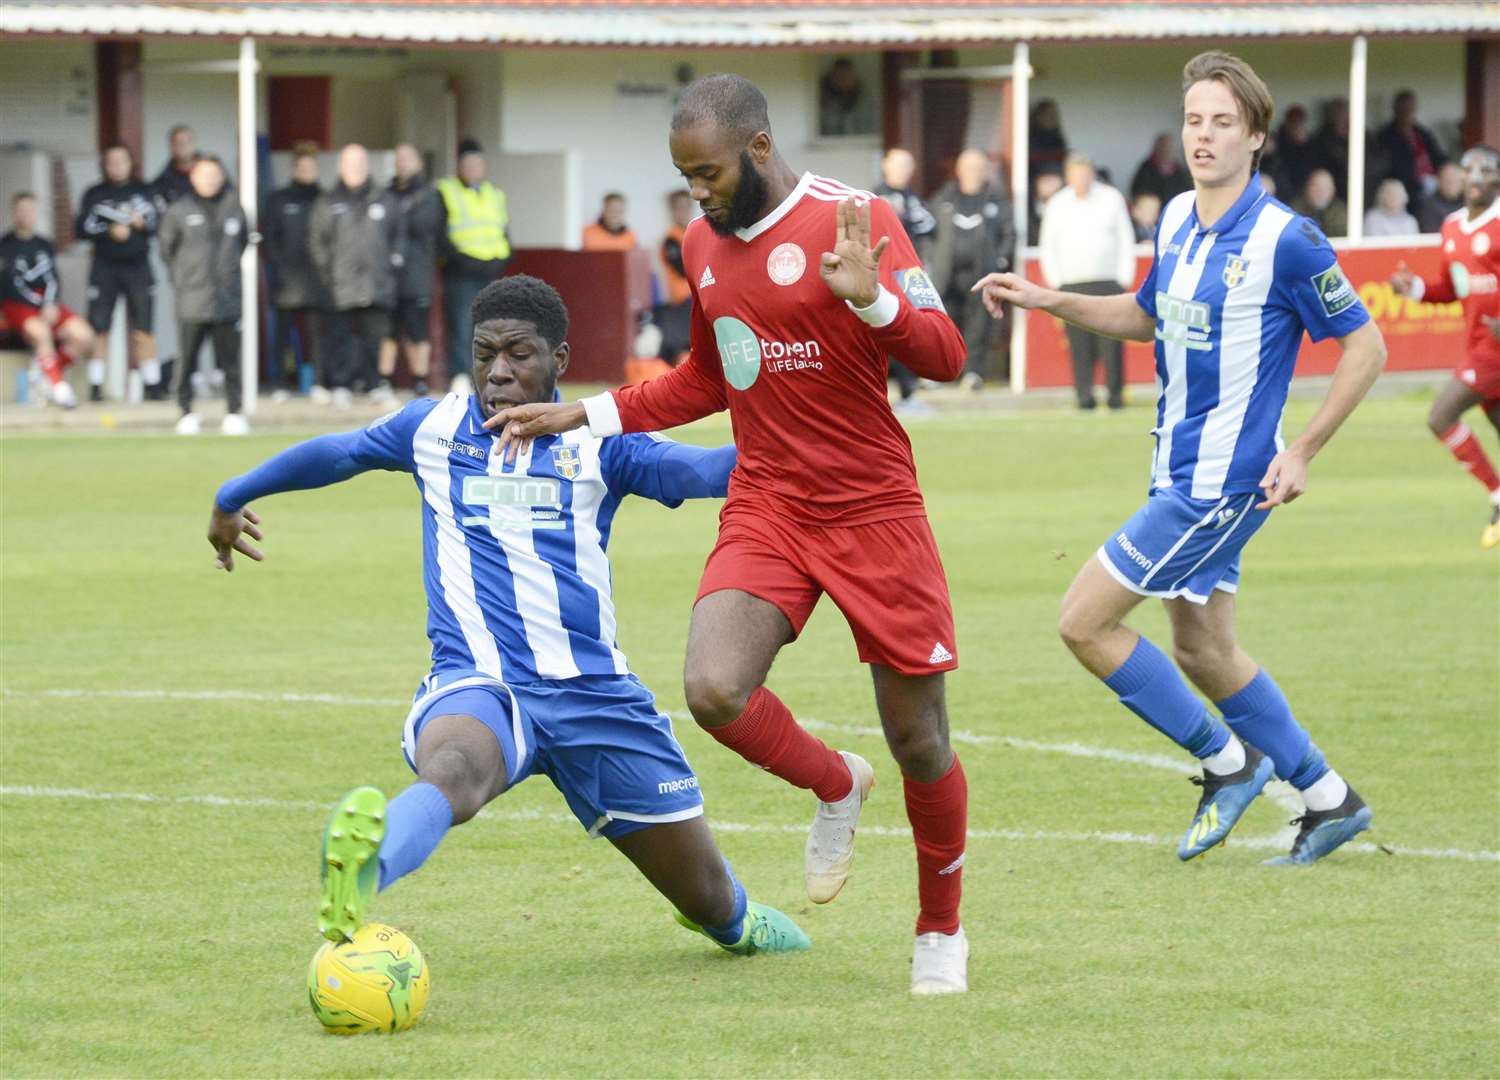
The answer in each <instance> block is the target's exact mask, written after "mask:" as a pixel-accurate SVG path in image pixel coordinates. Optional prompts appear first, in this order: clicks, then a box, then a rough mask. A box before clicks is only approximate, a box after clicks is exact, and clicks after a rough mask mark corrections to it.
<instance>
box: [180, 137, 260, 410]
mask: <svg viewBox="0 0 1500 1080" xmlns="http://www.w3.org/2000/svg"><path fill="white" fill-rule="evenodd" d="M188 177H189V180H190V181H191V183H192V186H193V193H192V194H191V195H188V196H186V197H184V198H181V199H178V200H177V201H176V202H174V203H173V204H172V205H171V206H170V207H169V208H168V209H167V212H166V214H165V215H164V216H163V217H162V222H161V228H160V230H159V232H158V234H157V238H158V240H159V242H160V245H161V258H162V262H164V263H166V264H167V271H168V273H169V274H171V277H172V288H173V290H174V291H175V293H176V298H177V322H178V327H179V329H178V335H177V336H178V343H179V344H180V345H181V347H182V355H181V357H180V358H179V360H178V362H177V369H176V371H175V373H174V377H173V382H174V383H175V384H176V391H177V404H178V405H179V406H180V407H181V409H182V418H181V419H180V420H178V421H177V434H179V435H196V434H198V430H199V421H198V415H197V414H196V413H195V412H193V371H194V369H195V368H197V366H198V351H199V350H200V349H201V348H202V347H203V342H204V341H205V340H206V339H210V338H211V339H212V340H213V346H214V362H215V363H216V364H218V366H219V369H220V370H221V371H223V372H224V393H225V396H226V397H227V399H228V401H227V405H228V412H227V414H226V415H225V417H224V423H223V429H222V430H223V432H224V434H225V435H244V434H246V433H247V432H248V431H249V430H250V427H249V425H248V424H247V423H246V422H245V417H244V415H243V414H242V413H241V412H240V408H241V404H242V402H241V400H240V314H241V311H242V307H241V299H240V255H241V254H242V253H243V252H244V250H245V245H246V243H248V242H249V230H248V229H247V228H246V224H245V215H244V213H243V212H242V211H241V210H240V204H239V200H238V199H236V198H235V196H234V192H233V189H232V188H230V186H229V184H228V183H226V182H225V178H224V166H223V165H222V164H221V163H220V162H219V159H218V158H215V157H211V156H204V157H200V158H199V159H198V161H196V162H195V163H194V164H193V169H192V172H190V173H189V174H188Z"/></svg>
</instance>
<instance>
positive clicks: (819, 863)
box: [805, 750, 875, 904]
mask: <svg viewBox="0 0 1500 1080" xmlns="http://www.w3.org/2000/svg"><path fill="white" fill-rule="evenodd" d="M839 757H841V758H843V759H844V764H845V765H847V766H849V775H850V776H852V777H854V786H853V787H851V788H850V789H849V794H847V795H845V796H844V797H843V798H842V799H840V800H839V801H838V802H831V803H826V802H823V801H821V800H820V801H819V802H818V811H817V813H816V814H814V815H813V823H812V830H811V831H810V832H809V833H808V834H807V857H806V871H805V877H806V880H807V898H808V899H809V900H811V901H812V902H813V903H814V904H826V903H828V901H830V900H832V899H833V898H834V897H835V896H837V895H838V894H839V890H840V889H842V888H843V887H844V882H845V881H847V880H848V878H849V867H850V866H852V865H853V863H854V826H855V825H857V824H858V823H859V811H860V808H861V807H863V806H864V804H865V800H866V799H868V798H869V797H870V789H871V788H872V787H874V786H875V770H874V769H873V768H871V767H870V763H869V762H868V761H866V760H865V759H864V758H862V757H860V756H859V755H858V754H851V753H849V751H847V750H840V751H839Z"/></svg>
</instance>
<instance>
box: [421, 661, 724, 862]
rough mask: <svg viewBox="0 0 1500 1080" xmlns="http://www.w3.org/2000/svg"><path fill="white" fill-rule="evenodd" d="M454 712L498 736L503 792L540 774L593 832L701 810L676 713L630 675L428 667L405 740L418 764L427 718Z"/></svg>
mask: <svg viewBox="0 0 1500 1080" xmlns="http://www.w3.org/2000/svg"><path fill="white" fill-rule="evenodd" d="M455 713H457V714H460V715H464V716H473V717H474V718H476V719H477V720H479V721H480V722H481V723H483V724H484V725H485V726H486V727H488V728H489V729H490V730H491V731H492V732H494V734H495V738H497V739H499V740H500V746H501V749H502V750H503V751H504V754H505V768H506V773H507V775H506V783H505V787H506V790H509V789H510V788H512V787H514V786H515V785H517V784H519V783H520V782H521V781H522V780H525V779H526V778H527V777H528V776H530V775H532V773H536V772H540V773H543V774H544V775H546V776H547V777H549V778H550V779H551V780H552V783H553V784H554V785H555V786H556V787H557V790H558V791H560V792H562V795H563V798H564V799H566V800H567V803H568V808H569V809H571V810H572V811H573V814H574V816H575V817H577V818H578V820H579V821H580V822H581V823H582V824H583V827H584V828H585V829H587V830H588V832H589V835H590V836H605V837H616V836H624V835H625V834H626V833H632V832H635V831H636V830H637V829H644V828H646V827H648V826H651V825H659V824H662V823H664V822H668V821H683V820H686V819H687V818H694V817H699V816H701V815H702V814H703V796H702V795H701V794H700V793H699V791H698V778H697V776H695V775H694V774H693V769H692V766H691V765H689V764H688V760H687V756H686V755H685V754H684V753H683V752H682V747H681V746H679V745H678V743H677V737H676V736H675V735H673V734H672V721H671V720H669V719H667V717H665V716H664V715H662V714H661V713H660V712H658V711H657V709H656V699H655V698H654V697H652V695H651V691H649V690H647V689H646V687H645V686H644V685H642V683H641V681H640V680H639V679H637V678H636V677H635V676H634V675H586V676H582V677H580V678H576V679H544V680H541V681H538V682H528V683H519V684H516V685H507V684H506V683H502V682H501V681H500V680H498V679H495V678H492V677H490V676H488V675H483V674H481V673H480V672H477V671H442V672H434V673H433V674H431V675H429V676H428V677H427V678H426V679H425V680H424V681H423V683H422V685H421V687H419V688H418V690H417V694H416V698H415V700H414V701H413V702H412V707H411V712H410V713H408V714H407V717H406V729H405V731H404V733H403V736H402V740H401V750H402V753H404V754H405V755H406V763H407V764H408V765H410V766H411V767H412V769H413V770H414V771H415V769H416V752H417V740H418V739H419V738H421V735H422V728H423V726H424V725H425V724H426V723H427V721H428V720H429V719H431V718H432V717H434V716H447V715H451V714H455Z"/></svg>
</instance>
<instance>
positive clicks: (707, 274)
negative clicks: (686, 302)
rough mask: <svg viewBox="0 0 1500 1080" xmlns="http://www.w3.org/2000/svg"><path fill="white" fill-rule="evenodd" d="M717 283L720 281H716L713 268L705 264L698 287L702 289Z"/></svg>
mask: <svg viewBox="0 0 1500 1080" xmlns="http://www.w3.org/2000/svg"><path fill="white" fill-rule="evenodd" d="M716 284H718V283H717V282H716V281H714V272H713V271H712V270H711V269H709V268H708V267H707V266H705V267H704V268H703V276H702V277H700V278H699V279H698V288H700V289H706V288H708V287H709V286H710V285H716Z"/></svg>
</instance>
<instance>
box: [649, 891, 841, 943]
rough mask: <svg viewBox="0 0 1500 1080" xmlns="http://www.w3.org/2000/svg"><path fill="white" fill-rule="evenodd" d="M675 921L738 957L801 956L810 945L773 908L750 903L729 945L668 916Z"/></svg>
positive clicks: (690, 923) (692, 924)
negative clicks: (741, 928) (740, 929)
mask: <svg viewBox="0 0 1500 1080" xmlns="http://www.w3.org/2000/svg"><path fill="white" fill-rule="evenodd" d="M672 914H673V915H674V916H675V917H676V919H677V921H678V922H679V923H681V924H682V925H683V926H685V927H687V928H688V929H689V930H692V931H694V932H695V933H699V934H703V936H704V937H707V938H708V940H709V941H712V942H713V943H714V944H715V945H717V946H719V948H721V949H723V950H725V951H726V952H732V953H737V954H738V955H740V956H754V955H755V954H756V953H779V952H803V951H805V950H807V949H810V948H812V941H811V940H810V939H809V938H808V936H807V935H806V934H804V933H803V932H802V928H801V927H800V926H798V925H797V924H796V923H794V922H792V920H791V919H790V918H788V917H787V916H786V915H783V914H782V913H781V912H779V911H777V910H776V909H775V908H773V907H767V906H766V905H765V904H757V903H756V902H755V901H754V900H751V901H750V902H749V903H748V904H747V905H746V906H745V930H744V933H742V934H741V935H740V939H739V940H738V941H736V942H735V943H734V944H733V945H725V944H724V943H723V942H721V941H716V940H715V939H714V938H711V937H709V936H708V935H707V934H705V933H703V927H701V926H699V925H698V924H697V923H695V922H693V921H692V920H691V919H689V918H688V917H687V916H686V915H684V914H683V913H682V912H680V911H674V912H673V913H672Z"/></svg>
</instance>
